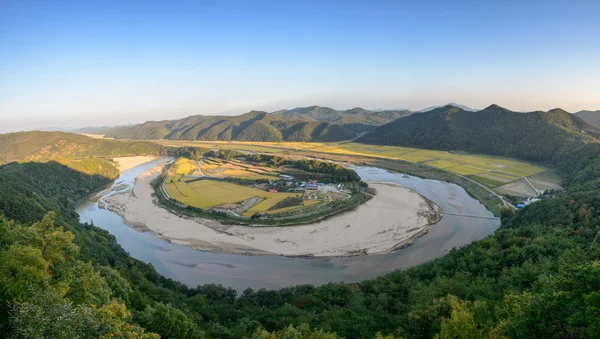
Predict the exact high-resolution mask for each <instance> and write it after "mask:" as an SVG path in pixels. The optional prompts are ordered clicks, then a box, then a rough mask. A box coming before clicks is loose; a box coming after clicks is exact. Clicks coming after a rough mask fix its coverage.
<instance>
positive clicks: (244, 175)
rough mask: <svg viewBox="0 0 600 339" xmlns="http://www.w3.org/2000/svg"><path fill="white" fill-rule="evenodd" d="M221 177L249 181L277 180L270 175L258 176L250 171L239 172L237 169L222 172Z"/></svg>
mask: <svg viewBox="0 0 600 339" xmlns="http://www.w3.org/2000/svg"><path fill="white" fill-rule="evenodd" d="M223 175H226V176H228V177H238V178H244V179H250V180H256V179H271V180H273V179H276V178H277V177H275V176H272V175H265V174H258V173H254V172H250V171H246V170H239V169H230V170H226V171H224V172H223Z"/></svg>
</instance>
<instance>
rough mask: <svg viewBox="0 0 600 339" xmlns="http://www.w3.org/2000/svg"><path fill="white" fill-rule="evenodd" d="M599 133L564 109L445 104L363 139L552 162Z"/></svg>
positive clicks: (595, 138)
mask: <svg viewBox="0 0 600 339" xmlns="http://www.w3.org/2000/svg"><path fill="white" fill-rule="evenodd" d="M599 137H600V129H598V128H596V127H594V126H592V125H590V124H588V123H586V122H585V121H583V120H581V119H580V118H578V117H577V116H575V115H573V114H570V113H567V112H565V111H563V110H561V109H554V110H551V111H548V112H531V113H518V112H511V111H509V110H507V109H504V108H502V107H499V106H497V105H492V106H490V107H488V108H486V109H484V110H481V111H478V112H469V111H465V110H462V109H460V108H458V107H454V106H445V107H442V108H438V109H434V110H432V111H429V112H426V113H421V114H413V115H411V116H409V117H406V118H402V119H399V120H396V121H393V122H391V123H389V124H386V125H383V126H381V127H378V128H377V129H376V130H374V131H373V132H371V133H369V134H367V135H365V136H363V137H361V138H359V139H358V141H359V142H365V143H374V144H385V145H399V146H411V147H420V148H431V149H440V150H462V151H468V152H471V153H482V154H491V155H502V156H513V157H518V158H521V159H525V160H533V161H540V162H550V161H551V160H552V159H553V156H554V155H555V154H556V153H557V152H559V151H561V150H563V149H565V148H569V147H572V146H573V145H583V144H585V143H588V142H597V141H598V138H599Z"/></svg>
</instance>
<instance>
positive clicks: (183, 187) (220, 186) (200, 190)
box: [165, 180, 300, 213]
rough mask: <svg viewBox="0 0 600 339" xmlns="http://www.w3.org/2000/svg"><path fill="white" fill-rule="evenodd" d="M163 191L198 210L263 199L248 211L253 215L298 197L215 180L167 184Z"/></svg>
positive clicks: (293, 194)
mask: <svg viewBox="0 0 600 339" xmlns="http://www.w3.org/2000/svg"><path fill="white" fill-rule="evenodd" d="M165 189H166V190H167V193H169V195H170V196H171V197H172V198H173V199H175V200H177V201H179V202H182V203H184V204H186V205H189V206H193V207H198V208H210V207H214V206H217V205H221V204H237V203H240V202H242V201H244V200H247V199H250V198H252V197H261V198H263V199H264V200H263V201H261V202H260V203H258V204H257V205H255V206H253V207H252V208H251V209H250V210H249V211H252V212H253V213H255V212H261V213H262V212H266V211H267V210H268V209H269V208H271V207H272V206H274V205H275V204H277V203H278V202H279V201H281V200H283V199H285V198H287V197H297V196H300V194H297V193H271V192H267V191H263V190H260V189H255V188H251V187H247V186H242V185H237V184H233V183H230V182H225V181H215V180H192V181H178V182H167V183H166V184H165Z"/></svg>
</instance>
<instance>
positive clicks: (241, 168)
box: [198, 158, 277, 180]
mask: <svg viewBox="0 0 600 339" xmlns="http://www.w3.org/2000/svg"><path fill="white" fill-rule="evenodd" d="M198 164H199V166H200V169H201V170H202V172H203V174H204V175H207V176H212V177H237V178H243V179H249V180H257V179H267V180H273V179H276V178H277V173H276V172H275V171H273V169H270V168H266V167H258V166H253V165H250V164H246V163H244V162H241V161H237V160H227V161H223V160H220V159H206V158H205V159H203V160H200V161H198Z"/></svg>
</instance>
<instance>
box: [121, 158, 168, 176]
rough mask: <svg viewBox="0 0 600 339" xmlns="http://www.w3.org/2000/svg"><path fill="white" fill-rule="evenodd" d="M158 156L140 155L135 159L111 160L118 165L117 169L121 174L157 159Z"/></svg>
mask: <svg viewBox="0 0 600 339" xmlns="http://www.w3.org/2000/svg"><path fill="white" fill-rule="evenodd" d="M158 158H159V157H158V156H155V155H141V156H135V157H119V158H114V159H113V160H114V161H115V162H116V163H117V164H118V167H117V168H118V169H119V171H120V172H121V173H123V172H125V171H127V170H129V169H132V168H134V167H136V166H139V165H141V164H145V163H147V162H150V161H153V160H156V159H158Z"/></svg>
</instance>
